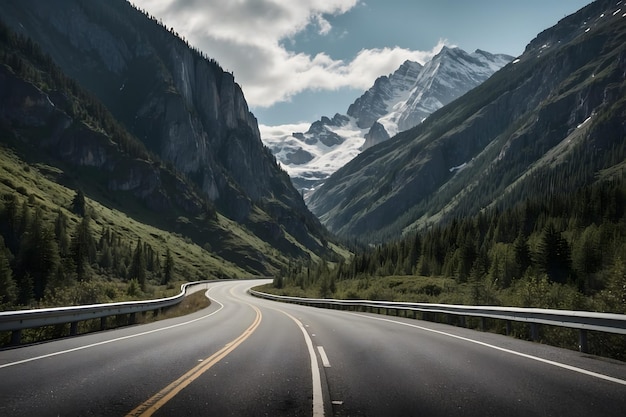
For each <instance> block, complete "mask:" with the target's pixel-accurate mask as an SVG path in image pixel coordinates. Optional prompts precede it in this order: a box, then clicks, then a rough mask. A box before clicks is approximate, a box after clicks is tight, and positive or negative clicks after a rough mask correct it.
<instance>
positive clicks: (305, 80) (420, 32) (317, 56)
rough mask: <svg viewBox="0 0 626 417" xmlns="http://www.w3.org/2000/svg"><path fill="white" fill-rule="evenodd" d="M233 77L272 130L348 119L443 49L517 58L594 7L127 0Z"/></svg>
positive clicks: (574, 1)
mask: <svg viewBox="0 0 626 417" xmlns="http://www.w3.org/2000/svg"><path fill="white" fill-rule="evenodd" d="M131 2H132V3H133V4H135V5H136V6H137V7H139V8H141V9H144V10H147V11H148V13H150V14H151V15H153V16H156V17H157V18H158V19H161V20H162V22H163V24H164V25H166V26H167V27H173V28H174V29H175V30H176V31H177V32H178V33H179V34H180V35H181V36H184V38H185V39H186V40H187V41H188V42H189V43H190V44H191V45H193V46H194V47H196V48H198V49H200V50H201V51H203V52H205V53H206V54H207V55H208V56H209V57H211V58H213V59H215V60H216V61H217V62H218V63H219V64H220V65H221V66H222V68H224V70H226V71H229V72H232V73H233V74H234V76H235V81H236V82H237V83H238V84H239V85H240V86H241V87H242V89H243V91H244V95H245V97H246V101H247V102H248V105H249V107H250V110H251V111H252V112H253V113H254V115H255V116H256V117H257V119H258V121H259V124H260V125H264V126H265V127H267V126H276V125H286V124H298V123H300V124H302V123H309V124H310V123H312V122H314V121H316V120H318V119H319V118H320V117H321V116H331V117H332V116H333V115H334V114H335V113H344V114H345V113H346V111H347V109H348V106H349V105H350V104H351V103H352V102H353V101H354V100H355V99H356V98H357V97H359V96H360V95H361V94H363V92H364V91H365V90H367V89H368V88H370V87H371V86H372V85H373V83H374V81H375V80H376V78H378V77H379V76H381V75H388V74H390V73H392V72H393V71H395V70H396V69H397V68H398V67H399V66H400V65H401V64H402V63H403V62H404V61H405V60H407V59H410V60H413V61H417V62H420V63H424V62H427V61H428V60H429V59H430V58H432V56H433V55H435V54H436V53H437V52H439V51H440V50H441V48H442V47H443V46H444V45H447V46H457V47H459V48H461V49H464V50H465V51H467V52H473V51H475V50H476V49H482V50H485V51H488V52H491V53H504V54H509V55H511V56H518V55H520V54H521V53H522V52H523V51H524V48H525V47H526V45H527V44H528V43H529V42H530V41H531V40H532V39H533V38H534V37H535V36H536V35H537V34H538V33H540V32H541V31H542V30H544V29H547V28H549V27H551V26H553V25H555V24H556V23H557V22H558V21H559V20H560V19H562V18H563V17H565V16H567V15H569V14H572V13H574V12H576V11H577V10H578V9H580V8H581V7H583V6H585V5H586V4H588V3H589V2H590V0H517V1H509V0H472V1H467V0H131Z"/></svg>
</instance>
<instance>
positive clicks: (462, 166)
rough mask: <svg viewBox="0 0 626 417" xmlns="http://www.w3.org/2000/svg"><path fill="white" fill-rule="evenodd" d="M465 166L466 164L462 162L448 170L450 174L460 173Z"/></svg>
mask: <svg viewBox="0 0 626 417" xmlns="http://www.w3.org/2000/svg"><path fill="white" fill-rule="evenodd" d="M466 166H467V162H463V163H462V164H461V165H459V166H456V167H452V168H450V172H455V171H461V170H462V169H463V168H465V167H466Z"/></svg>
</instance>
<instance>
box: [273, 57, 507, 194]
mask: <svg viewBox="0 0 626 417" xmlns="http://www.w3.org/2000/svg"><path fill="white" fill-rule="evenodd" d="M511 60H513V57H511V56H508V55H501V54H498V55H494V54H490V53H488V52H485V51H481V50H476V51H475V52H473V53H471V54H468V53H467V52H465V51H463V50H462V49H459V48H449V47H444V48H443V49H442V50H441V51H440V52H439V53H438V54H437V55H436V56H434V57H433V58H432V59H431V60H430V61H429V62H427V63H426V64H425V65H421V64H419V63H417V62H413V61H406V62H404V63H403V64H402V65H401V66H400V67H399V68H398V69H397V70H396V71H395V72H393V73H392V74H389V75H388V76H382V77H379V78H378V79H377V80H376V81H375V82H374V85H373V86H372V87H371V88H370V89H369V90H367V91H366V92H365V93H364V94H363V95H362V96H361V97H359V98H358V99H356V100H355V102H354V103H353V104H351V105H350V107H349V108H348V111H347V115H341V114H336V115H335V116H334V117H333V118H332V119H331V118H328V117H322V118H321V119H320V120H318V121H316V122H314V123H313V124H312V125H311V126H310V127H309V129H308V130H307V131H306V132H304V133H302V132H297V130H294V129H297V128H298V127H299V128H303V126H302V125H300V126H288V127H287V128H289V129H290V130H289V131H285V129H280V127H268V126H265V127H264V126H261V138H262V140H263V142H264V143H265V145H266V146H268V147H269V148H270V149H271V151H272V152H273V153H274V155H275V156H276V158H277V159H278V161H280V163H281V164H282V166H283V168H284V169H285V170H286V171H287V172H288V173H289V175H290V176H291V178H292V181H293V183H294V185H295V186H296V188H298V189H299V190H301V191H302V192H303V193H304V195H305V198H306V196H307V192H308V191H310V190H312V189H313V188H315V187H316V186H318V185H320V184H321V183H322V182H323V181H324V180H325V179H326V178H328V176H330V175H331V174H332V173H333V172H335V171H336V170H338V169H339V168H341V167H342V166H343V165H345V164H346V163H348V162H349V161H350V160H352V159H353V158H354V157H355V156H357V155H358V154H359V153H360V152H361V151H362V150H364V149H366V148H368V147H371V146H374V145H376V144H377V143H380V142H382V141H384V140H387V139H389V138H390V137H392V136H394V135H395V134H397V133H398V132H401V131H404V130H407V129H410V128H411V127H413V126H416V125H417V124H419V123H421V122H422V121H423V120H424V119H425V118H426V117H428V115H430V114H431V113H433V112H434V111H435V110H437V109H439V108H441V107H443V106H444V105H445V104H448V103H449V102H451V101H453V100H454V99H456V98H458V97H460V96H461V95H463V94H465V93H466V92H467V91H469V90H471V89H472V88H474V87H476V86H478V85H479V84H481V83H482V82H483V81H485V80H486V79H487V78H489V77H490V76H491V75H492V74H493V73H494V72H496V71H497V70H498V69H500V68H501V67H503V66H504V65H506V64H507V63H508V62H510V61H511ZM304 128H306V127H304ZM293 132H296V133H293Z"/></svg>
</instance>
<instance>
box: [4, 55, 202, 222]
mask: <svg viewBox="0 0 626 417" xmlns="http://www.w3.org/2000/svg"><path fill="white" fill-rule="evenodd" d="M64 98H65V97H64V95H63V94H60V93H57V94H56V95H51V94H47V93H45V92H44V91H42V90H41V89H39V88H38V87H36V86H35V85H33V84H32V83H30V82H28V81H26V80H24V79H22V78H20V77H19V76H17V75H16V74H14V73H12V72H11V71H10V70H9V69H8V68H7V67H5V66H0V120H1V121H2V127H3V128H4V129H6V130H10V131H12V132H13V133H14V134H16V137H17V138H19V139H21V140H23V141H25V142H29V141H31V140H32V139H33V138H38V139H39V143H38V144H39V147H40V148H41V149H45V150H48V151H49V152H50V154H52V155H54V156H56V157H58V158H60V159H62V160H63V161H65V163H68V164H70V165H76V166H80V167H91V168H96V169H98V170H99V171H100V172H101V173H103V174H105V175H106V176H107V178H108V184H107V187H108V188H109V189H110V190H111V191H120V190H122V191H127V192H129V193H131V194H132V195H134V196H135V197H137V198H138V199H140V200H142V201H144V202H145V204H146V205H147V207H149V208H150V209H152V210H155V211H164V210H165V211H167V210H176V209H182V210H183V211H185V212H187V213H190V214H198V213H199V212H200V211H201V209H202V200H201V199H200V198H198V197H197V196H194V194H193V192H192V191H191V190H190V189H189V187H188V186H187V185H186V184H184V183H183V182H182V181H181V179H180V178H176V177H175V176H174V175H172V174H171V173H170V172H167V171H166V170H165V169H163V168H162V167H161V166H160V165H159V164H155V163H151V161H148V160H141V159H138V158H134V157H133V156H132V155H128V154H124V153H123V152H120V149H119V144H118V143H116V142H114V141H112V140H111V138H110V137H109V136H108V135H106V134H105V133H103V132H101V131H99V130H97V129H94V128H93V127H91V126H88V125H86V124H85V123H83V122H77V121H75V120H74V119H73V118H72V117H71V116H69V115H68V114H67V112H66V111H65V110H64V104H65V103H63V101H64ZM164 178H168V180H169V181H170V182H174V183H175V186H174V187H171V189H168V190H166V186H165V184H164V181H163V179H164Z"/></svg>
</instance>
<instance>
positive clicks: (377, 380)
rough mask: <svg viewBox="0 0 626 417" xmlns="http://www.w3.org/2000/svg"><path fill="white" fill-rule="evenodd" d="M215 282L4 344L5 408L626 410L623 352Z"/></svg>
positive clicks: (159, 412)
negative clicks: (81, 331) (178, 311)
mask: <svg viewBox="0 0 626 417" xmlns="http://www.w3.org/2000/svg"><path fill="white" fill-rule="evenodd" d="M255 285H258V282H253V281H243V282H224V283H215V284H209V287H208V288H209V290H208V295H209V296H210V298H211V299H212V301H213V302H212V304H211V306H210V307H209V308H207V309H205V310H203V311H201V312H198V313H195V314H192V315H189V316H185V317H180V318H176V319H169V320H164V321H161V322H157V323H151V324H147V325H141V326H133V327H127V328H123V329H117V330H110V331H106V332H101V333H97V334H90V335H83V336H79V337H74V338H69V339H64V340H58V341H54V342H49V343H42V344H38V345H33V346H27V347H21V348H17V349H9V350H4V351H0V416H6V417H9V416H149V415H154V416H312V415H313V416H322V415H326V416H567V417H574V416H585V417H587V416H620V417H621V416H624V415H626V414H625V413H626V364H625V363H622V362H617V361H611V360H607V359H601V358H597V357H592V356H588V355H584V354H580V353H578V352H572V351H567V350H563V349H558V348H553V347H549V346H544V345H540V344H536V343H531V342H526V341H520V340H516V339H513V338H509V337H506V336H502V335H495V334H489V333H481V332H475V331H472V330H468V329H464V328H458V327H451V326H446V325H443V324H437V323H430V322H424V321H418V320H411V319H405V318H399V317H387V316H379V315H375V314H366V313H354V312H346V311H335V310H323V309H316V308H311V307H303V306H297V305H291V304H282V303H275V302H272V301H266V300H261V299H257V298H254V297H251V296H249V295H247V294H246V289H247V288H249V287H251V286H255Z"/></svg>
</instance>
